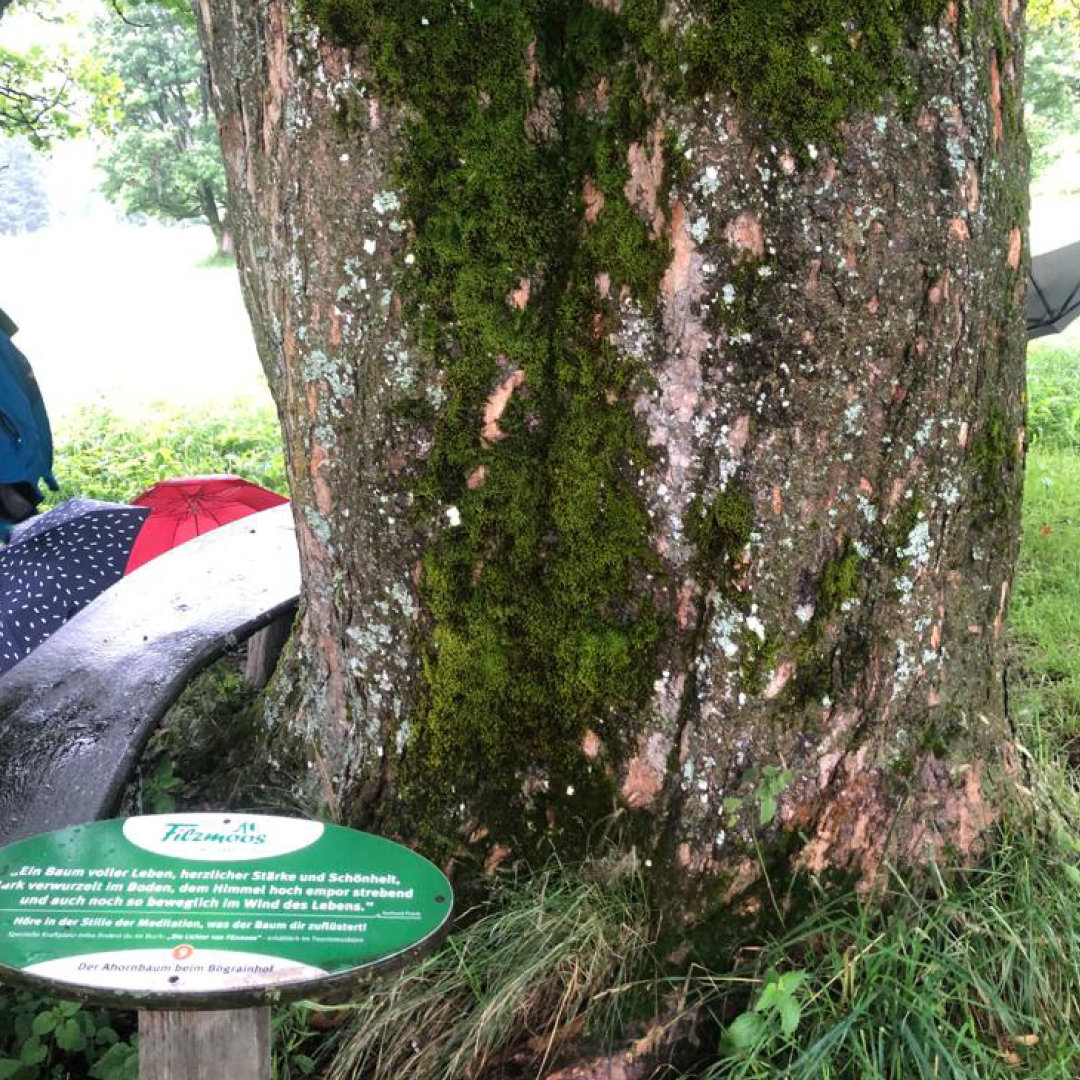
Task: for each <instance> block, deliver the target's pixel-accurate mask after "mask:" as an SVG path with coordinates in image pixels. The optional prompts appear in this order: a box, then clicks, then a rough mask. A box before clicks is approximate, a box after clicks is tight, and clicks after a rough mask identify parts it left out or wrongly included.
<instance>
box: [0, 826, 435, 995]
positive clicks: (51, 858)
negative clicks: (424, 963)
mask: <svg viewBox="0 0 1080 1080" xmlns="http://www.w3.org/2000/svg"><path fill="white" fill-rule="evenodd" d="M452 906H453V894H452V892H451V889H450V883H449V882H448V881H447V880H446V877H445V876H444V875H443V874H442V873H441V872H440V871H439V870H438V869H437V868H436V867H435V866H433V865H432V864H431V863H430V862H428V861H427V860H426V859H424V858H422V857H421V856H419V855H417V854H416V853H415V852H412V851H409V850H408V848H404V847H402V846H401V845H400V844H395V843H393V842H392V841H390V840H384V839H383V838H381V837H378V836H372V835H370V834H368V833H362V832H357V831H356V830H354V829H345V828H342V827H340V826H337V825H324V824H323V823H322V822H318V821H306V820H302V819H296V818H284V817H270V816H266V815H262V814H183V813H177V814H155V815H150V816H147V817H135V818H128V819H126V820H124V821H101V822H96V823H94V824H90V825H76V826H74V827H72V828H69V829H62V830H60V831H59V832H53V833H46V834H44V835H42V836H36V837H33V838H31V839H29V840H23V841H20V842H19V843H17V844H12V845H11V846H10V847H6V848H3V849H2V850H0V979H8V978H12V977H14V978H15V979H16V980H21V981H31V982H46V983H49V984H50V985H51V986H52V987H53V989H58V988H59V987H58V986H56V984H59V985H60V986H62V987H63V988H65V989H66V990H68V991H69V992H74V993H76V994H77V995H79V996H83V997H89V998H94V999H99V1000H105V1001H116V1000H120V1001H122V1002H123V1003H124V1004H126V1005H129V1006H135V1007H137V1006H139V1005H140V1004H145V1005H161V1004H172V1005H175V1006H177V1007H180V1006H185V1007H187V1006H190V1005H192V1004H213V1003H218V1004H224V1003H229V1004H247V1003H251V1004H253V1003H256V1002H259V1001H263V1000H268V999H282V998H284V997H300V996H304V995H309V994H314V993H318V992H320V991H322V990H326V989H329V988H331V987H332V986H334V985H336V984H338V983H340V982H344V981H348V980H350V979H354V978H355V977H356V976H357V975H358V974H360V973H361V972H363V971H365V970H368V969H370V968H372V967H375V966H376V965H382V964H388V963H391V962H393V961H402V960H404V959H405V958H406V957H408V956H410V955H413V954H414V953H415V952H417V951H418V950H420V949H421V948H422V947H424V946H425V945H430V944H432V943H433V942H434V941H435V940H436V937H437V935H438V934H439V932H440V931H441V930H442V929H443V928H444V927H445V926H446V923H447V920H448V918H449V916H450V911H451V908H452Z"/></svg>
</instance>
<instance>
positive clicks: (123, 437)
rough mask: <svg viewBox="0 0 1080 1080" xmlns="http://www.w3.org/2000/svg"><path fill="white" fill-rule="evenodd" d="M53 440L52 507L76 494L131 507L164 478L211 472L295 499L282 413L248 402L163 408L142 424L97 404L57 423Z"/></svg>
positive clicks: (142, 421)
mask: <svg viewBox="0 0 1080 1080" xmlns="http://www.w3.org/2000/svg"><path fill="white" fill-rule="evenodd" d="M55 436H56V438H55V442H56V456H55V462H54V472H55V473H56V478H57V479H58V480H59V481H60V491H59V492H58V493H57V494H55V495H51V496H50V502H52V503H56V502H62V501H63V500H64V499H70V498H71V497H72V496H73V495H82V496H84V497H86V498H90V499H105V500H107V501H110V502H130V501H131V499H133V498H134V497H135V496H136V495H138V494H139V492H140V491H143V490H144V489H145V488H147V487H149V486H150V485H151V484H154V483H156V482H157V481H158V480H164V479H166V478H167V477H170V476H197V475H201V474H205V473H235V474H236V475H237V476H242V477H243V478H244V479H245V480H250V481H251V482H252V483H254V484H259V485H261V486H262V487H265V488H269V489H270V490H271V491H277V492H279V493H280V494H282V495H286V496H287V495H288V493H289V492H288V486H287V483H286V480H285V465H284V459H283V456H282V449H281V429H280V428H279V426H278V422H277V417H276V415H275V414H274V413H273V412H272V411H271V410H270V409H264V408H256V407H252V406H249V405H246V404H245V403H244V402H242V401H239V402H233V403H231V404H230V403H224V402H223V403H222V405H221V407H220V408H219V409H217V410H213V411H210V410H205V411H202V412H197V413H196V412H192V413H181V412H178V411H177V410H175V409H171V408H168V407H165V406H162V407H160V408H158V409H156V410H154V411H151V412H149V413H148V414H147V415H145V416H143V417H142V418H140V419H139V420H137V421H136V420H132V419H130V418H126V417H121V416H118V415H116V414H115V413H112V412H110V411H109V409H108V407H107V406H104V405H99V406H91V407H88V408H86V409H83V410H81V411H80V412H78V413H76V414H75V415H74V416H73V417H71V418H70V419H68V420H67V421H65V422H63V423H62V424H59V425H57V430H56V432H55Z"/></svg>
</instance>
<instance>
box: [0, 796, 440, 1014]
mask: <svg viewBox="0 0 1080 1080" xmlns="http://www.w3.org/2000/svg"><path fill="white" fill-rule="evenodd" d="M201 813H202V812H200V815H201ZM149 816H150V817H171V818H184V817H192V816H194V815H185V814H183V813H179V814H172V815H149ZM214 816H217V817H226V816H230V813H229V812H221V813H219V814H217V815H214ZM231 816H234V817H262V818H267V817H278V818H281V817H283V815H272V814H265V813H261V812H251V813H246V814H245V813H243V812H239V811H238V812H233V813H232V814H231ZM126 820H129V819H111V820H108V821H99V822H90V823H87V824H86V825H78V826H72V827H69V828H68V829H60V830H56V831H54V832H49V833H41V834H39V835H37V836H33V837H29V838H27V839H23V840H20V841H17V842H16V843H13V844H10V845H8V846H7V847H4V848H2V849H0V863H2V862H3V861H4V860H5V859H6V857H7V856H8V855H9V853H12V854H17V849H19V848H21V847H24V846H26V847H28V848H29V847H31V845H33V844H34V843H41V842H42V841H46V842H49V841H51V840H53V839H54V838H61V839H62V838H64V837H65V834H70V833H72V831H73V830H75V831H83V830H93V829H95V828H97V827H101V826H113V827H114V828H115V827H116V826H117V825H119V826H121V827H122V826H123V824H124V822H125V821H126ZM290 820H294V821H304V820H310V819H303V818H293V819H290ZM325 829H326V830H333V831H334V832H337V831H340V832H341V833H346V834H350V835H351V836H354V837H366V838H370V839H373V840H376V841H378V842H379V843H380V845H382V844H387V845H391V846H392V847H393V848H397V849H399V850H400V851H401V852H403V853H406V855H407V856H408V857H409V858H410V859H414V860H417V861H418V862H420V863H425V864H427V866H428V867H429V868H430V869H431V870H433V871H434V872H435V873H436V874H438V876H439V877H440V878H441V879H442V881H443V883H445V894H446V912H445V915H444V917H443V919H442V921H441V922H440V923H439V924H438V925H437V926H435V927H434V928H433V929H432V930H430V931H429V932H428V933H427V934H426V935H425V936H424V937H423V938H421V939H420V940H419V941H416V942H414V943H412V944H410V945H408V946H406V947H405V948H404V949H402V950H399V951H397V952H394V953H391V954H390V955H388V956H385V957H378V958H376V959H373V960H370V961H367V962H364V963H360V964H357V965H356V966H355V967H349V968H347V969H343V970H340V971H334V972H331V973H329V974H328V975H326V976H323V977H320V978H317V979H307V980H303V981H297V982H290V983H284V984H272V985H267V986H261V987H260V986H254V987H249V986H245V987H235V988H229V989H223V990H214V989H201V990H176V991H160V992H159V991H154V990H131V989H116V988H103V987H95V986H87V985H85V984H81V983H71V982H66V981H64V980H61V979H54V978H50V977H46V976H42V975H36V974H30V973H28V972H26V971H24V970H21V969H20V968H16V967H12V966H10V965H9V964H6V963H4V962H3V960H2V959H0V985H9V986H22V987H26V988H28V989H31V990H35V991H38V992H42V993H44V994H48V995H50V996H53V997H58V998H64V999H70V1000H74V1001H81V1002H86V1003H88V1004H100V1005H110V1006H114V1007H120V1008H126V1009H147V1008H149V1009H163V1010H179V1009H191V1010H199V1009H207V1010H209V1009H232V1008H247V1007H251V1006H257V1005H275V1004H284V1003H287V1002H290V1001H299V1000H302V999H304V998H319V997H326V996H331V995H334V994H338V993H340V992H342V991H345V990H349V989H352V988H354V987H356V986H357V985H358V984H360V983H362V982H364V981H366V980H367V979H369V978H371V977H373V976H375V975H384V974H389V973H391V972H394V971H397V970H401V969H403V968H405V967H408V966H409V965H410V964H412V963H413V962H415V961H416V960H419V959H421V958H423V957H424V956H425V955H427V954H428V953H429V952H430V951H431V950H432V949H434V948H435V947H436V946H437V945H438V944H439V943H440V942H441V941H442V940H443V939H444V938H445V937H446V935H447V933H448V932H449V929H450V921H451V915H452V914H453V909H454V893H453V887H452V885H451V884H450V882H449V880H448V879H447V878H446V876H445V874H443V873H442V871H441V870H439V869H438V867H436V866H434V864H432V863H431V862H430V861H429V860H427V859H425V858H424V857H423V856H422V855H419V854H417V853H416V852H414V851H412V850H411V849H409V848H406V847H405V846H404V845H401V844H397V843H396V842H395V841H392V840H388V839H386V838H385V837H380V836H376V835H374V834H372V833H365V832H361V831H360V830H357V829H347V828H345V827H343V826H338V825H330V824H326V825H325ZM326 836H327V834H326V833H325V832H324V833H323V836H322V837H320V839H319V840H317V841H315V843H314V844H313V845H311V847H315V846H317V845H318V844H320V843H322V841H323V840H325V839H326ZM129 843H130V841H129ZM131 846H132V848H133V849H134V850H136V851H142V849H140V848H138V847H137V846H136V845H134V844H132V845H131ZM142 853H143V854H145V855H147V856H148V857H149V859H153V860H155V861H157V862H160V861H165V862H170V861H173V860H171V859H170V858H169V857H167V856H155V855H154V854H153V853H151V852H149V851H143V852H142ZM291 854H292V855H295V854H298V852H293V853H291ZM288 858H290V854H285V855H278V856H271V857H270V858H268V859H266V860H261V859H259V860H242V859H235V860H231V861H227V862H209V861H194V860H193V861H190V862H189V861H188V860H182V861H183V862H184V864H185V865H188V866H194V865H199V866H201V867H205V868H229V867H236V866H241V865H242V866H245V867H248V868H254V867H255V866H260V865H263V866H266V867H268V868H270V867H273V866H275V864H277V865H278V867H280V860H283V859H288ZM177 861H181V860H177ZM71 865H73V866H74V865H76V864H75V863H74V862H73V863H72V864H71ZM30 910H34V909H28V911H30ZM148 914H149V912H148ZM255 948H258V947H257V946H256V947H255ZM116 951H123V950H116ZM233 951H237V952H240V953H242V950H233ZM262 951H266V952H271V951H273V950H272V949H264V950H262ZM67 955H68V956H70V957H72V958H74V957H77V956H79V955H90V954H89V953H80V952H71V953H69V954H67ZM57 958H60V957H57Z"/></svg>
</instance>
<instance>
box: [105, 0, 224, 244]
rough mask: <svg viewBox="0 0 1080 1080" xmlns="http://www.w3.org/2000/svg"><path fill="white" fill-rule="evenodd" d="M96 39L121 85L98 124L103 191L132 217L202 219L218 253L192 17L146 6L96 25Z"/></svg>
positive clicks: (219, 188)
mask: <svg viewBox="0 0 1080 1080" xmlns="http://www.w3.org/2000/svg"><path fill="white" fill-rule="evenodd" d="M94 36H95V42H96V46H97V47H96V53H97V55H98V56H99V57H100V58H101V62H102V64H103V68H104V72H105V74H106V75H107V76H108V77H111V78H112V79H114V80H115V81H116V84H117V86H118V94H117V103H116V108H115V109H114V110H112V112H111V116H109V118H108V119H107V120H104V121H103V122H102V123H101V124H99V127H100V128H102V129H103V130H104V131H105V132H106V134H107V135H108V142H107V144H106V146H105V150H104V153H103V155H102V156H101V157H100V158H99V160H98V165H99V167H100V168H101V169H102V171H103V172H104V174H105V180H104V183H103V185H102V191H103V192H104V194H105V196H106V197H107V198H109V199H110V200H112V201H113V202H116V203H118V204H119V205H121V206H122V207H123V208H124V209H125V210H126V211H127V212H128V213H130V214H147V215H150V216H152V217H159V218H163V219H165V220H171V221H189V220H197V219H199V218H203V219H205V220H206V221H207V222H208V224H209V225H210V227H211V228H212V229H213V230H214V234H215V236H216V237H217V238H218V243H219V246H220V245H221V244H222V242H223V234H224V229H225V226H224V222H223V221H222V214H221V211H220V209H219V208H220V207H221V206H222V203H223V197H224V191H225V174H224V169H223V166H222V162H221V150H220V147H219V145H218V141H217V132H216V129H215V126H214V119H213V115H212V114H211V112H210V107H209V102H208V99H207V92H206V85H205V77H204V68H203V62H202V58H201V56H200V54H199V46H198V41H197V39H196V37H195V33H194V28H193V25H192V23H191V21H190V17H185V16H183V15H181V14H180V13H179V10H178V9H177V8H176V7H175V6H172V5H169V4H150V3H145V4H140V5H138V9H137V12H136V10H135V9H134V8H133V9H131V11H130V14H129V15H125V18H123V19H119V18H102V19H99V20H97V21H96V22H95V23H94Z"/></svg>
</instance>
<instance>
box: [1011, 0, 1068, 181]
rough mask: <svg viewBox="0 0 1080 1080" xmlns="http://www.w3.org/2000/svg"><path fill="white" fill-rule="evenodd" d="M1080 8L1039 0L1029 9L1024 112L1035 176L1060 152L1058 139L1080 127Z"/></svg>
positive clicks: (1059, 1)
mask: <svg viewBox="0 0 1080 1080" xmlns="http://www.w3.org/2000/svg"><path fill="white" fill-rule="evenodd" d="M1078 58H1080V8H1078V6H1077V4H1076V3H1075V0H1035V2H1033V3H1032V5H1031V7H1030V9H1029V12H1028V40H1027V48H1026V54H1025V61H1024V114H1025V125H1026V127H1027V135H1028V140H1029V141H1030V143H1031V150H1032V178H1033V179H1035V178H1037V177H1038V176H1039V175H1040V174H1041V173H1042V172H1043V171H1045V170H1046V169H1047V168H1048V167H1049V166H1050V165H1052V164H1053V163H1054V162H1055V161H1056V160H1057V159H1058V158H1059V157H1060V154H1061V150H1060V148H1059V147H1055V145H1054V144H1055V143H1057V142H1059V141H1060V140H1061V139H1062V137H1063V136H1067V135H1072V134H1075V133H1077V132H1080V64H1078Z"/></svg>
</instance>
